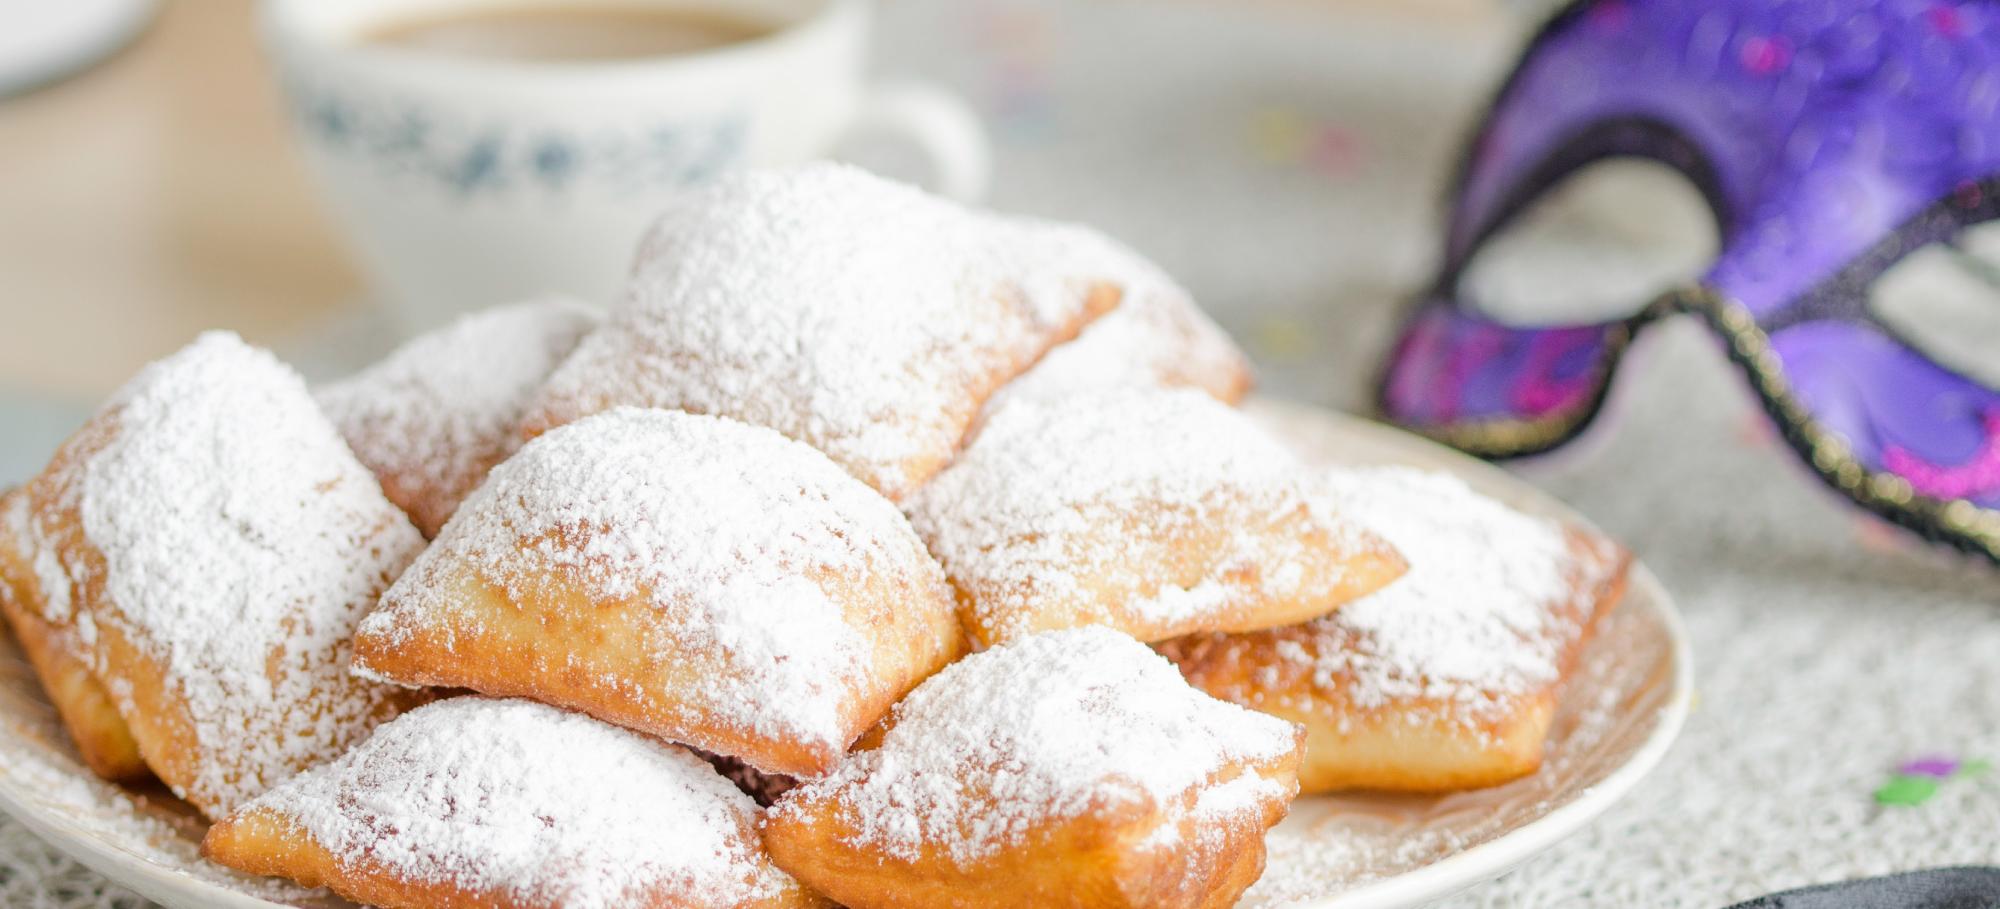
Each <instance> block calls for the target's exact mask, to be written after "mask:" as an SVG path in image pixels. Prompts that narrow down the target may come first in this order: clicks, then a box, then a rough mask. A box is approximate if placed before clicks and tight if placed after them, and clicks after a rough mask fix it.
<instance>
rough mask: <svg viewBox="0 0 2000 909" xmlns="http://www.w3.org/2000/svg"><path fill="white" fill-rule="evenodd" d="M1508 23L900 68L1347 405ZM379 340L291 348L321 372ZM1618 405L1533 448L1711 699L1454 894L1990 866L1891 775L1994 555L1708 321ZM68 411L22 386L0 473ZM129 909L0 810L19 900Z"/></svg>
mask: <svg viewBox="0 0 2000 909" xmlns="http://www.w3.org/2000/svg"><path fill="white" fill-rule="evenodd" d="M1510 44H1511V39H1510V38H1508V37H1507V36H1505V35H1500V34H1491V33H1477V32H1471V31H1468V30H1466V29H1464V28H1463V27H1462V26H1458V25H1451V26H1438V27H1437V28H1436V29H1433V28H1432V27H1430V26H1422V25H1413V24H1409V23H1403V24H1394V23H1379V22H1378V23H1373V24H1369V23H1365V22H1363V23H1353V22H1348V21H1346V20H1340V19H1335V18H1332V17H1330V16H1326V15H1317V16H1316V15H1314V14H1311V13H1306V12H1297V11H1295V12H1290V13H1271V12H1245V11H1241V10H1238V11H1235V12H1232V11H1230V10H1229V9H1228V8H1227V7H1226V6H1224V5H1217V6H1213V7H1177V6H1163V5H1155V4H1141V3H1134V2H1089V3H1079V4H1074V5H1072V4H1050V5H1042V4H1035V3H1015V2H1008V3H999V2H991V0H957V2H946V0H921V2H919V0H902V2H898V3H894V4H891V5H890V9H889V10H888V14H887V21H886V23H885V34H884V46H885V47H886V48H889V51H888V53H887V56H888V63H887V65H886V66H885V69H888V70H891V71H896V72H921V73H925V74H932V75H936V76H939V77H940V78H943V79H945V80H946V81H947V82H949V83H951V84H953V85H955V86H957V87H959V88H960V89H962V90H964V91H965V92H966V93H967V94H969V95H971V96H972V97H974V98H975V99H977V100H979V101H980V102H981V103H982V105H983V106H984V107H985V108H986V109H987V111H988V113H989V116H990V117H991V118H992V119H993V120H994V123H995V127H996V133H997V135H998V136H999V139H1000V145H999V158H998V160H999V167H1000V170H999V179H998V183H997V186H996V190H995V200H996V202H997V204H999V205H1000V206H1002V207H1004V208H1008V209H1013V210H1019V211H1028V212H1035V213H1038V214H1046V215H1052V216H1058V217H1066V218H1075V219H1079V220H1084V221H1089V222H1092V223H1095V224H1099V225H1101V226H1103V227H1105V228H1106V229H1108V230H1110V231H1111V232H1113V233H1115V234H1117V235H1119V236H1121V237H1124V238H1126V239H1128V240H1129V241H1130V242H1131V243H1133V244H1134V245H1135V246H1137V247H1139V248H1140V249H1142V250H1143V251H1145V252H1147V253H1149V254H1152V255H1153V256H1155V257H1156V258H1158V259H1159V260H1160V261H1162V262H1163V263H1165V264H1166V265H1167V266H1168V267H1169V268H1170V269H1172V270H1173V271H1174V272H1175V273H1176V274H1178V275H1179V276H1181V277H1182V279H1183V280H1184V281H1185V282H1186V283H1187V284H1189V285H1190V286H1191V287H1192V288H1193V289H1194V290H1195V291H1196V293H1197V294H1198V295H1199V296H1200V297H1201V298H1202V299H1203V300H1204V301H1205V302H1206V304H1207V305H1208V306H1209V307H1210V309H1211V310H1213V311H1214V312H1215V313H1216V315H1217V317H1218V318H1219V319H1220V320H1221V321H1222V322H1224V323H1225V325H1227V326H1228V327H1229V328H1230V329H1232V330H1233V331H1234V332H1235V333H1236V334H1237V336H1238V337H1239V338H1241V339H1243V340H1244V342H1245V343H1246V345H1247V346H1249V347H1250V348H1251V349H1252V351H1253V352H1254V353H1256V354H1257V355H1258V357H1259V359H1260V360H1261V361H1262V367H1263V370H1262V371H1263V377H1264V387H1265V390H1266V391H1267V392H1271V393H1275V394H1279V395H1284V396H1288V397H1294V398H1300V399H1305V400H1314V401H1320V402H1324V403H1327V404H1329V405H1331V406H1335V407H1340V408H1344V409H1361V408H1362V406H1363V404H1364V402H1365V391H1364V389H1365V379H1366V377H1367V375H1368V374H1369V372H1370V370H1371V369H1372V368H1373V365H1374V362H1375V357H1376V354H1377V352H1378V351H1379V350H1380V348H1381V346H1382V344H1383V343H1384V342H1385V340H1386V338H1387V336H1388V333H1389V331H1390V328H1391V325H1392V322H1393V318H1394V312H1393V303H1394V301H1395V299H1396V298H1397V297H1398V295H1399V294H1400V293H1402V292H1403V291H1404V290H1405V289H1407V288H1410V287H1413V286H1415V285H1416V284H1417V283H1418V282H1420V281H1421V280H1422V278H1423V277H1424V269H1425V267H1426V265H1427V261H1428V258H1429V252H1430V250H1431V248H1432V241H1431V230H1432V229H1433V225H1434V224H1435V223H1436V219H1437V215H1438V210H1437V200H1438V197H1439V183H1440V175H1441V174H1442V173H1443V172H1444V169H1445V168H1446V166H1447V165H1448V163H1449V161H1450V157H1451V150H1452V149H1453V148H1454V146H1455V143H1456V141H1457V138H1458V136H1459V134H1460V133H1461V131H1462V130H1463V127H1464V123H1465V122H1466V118H1467V117H1468V116H1469V114H1470V113H1471V110H1472V108H1473V106H1474V105H1476V104H1477V103H1478V101H1479V100H1480V99H1482V98H1483V97H1484V94H1485V92H1486V91H1487V89H1486V87H1485V86H1486V84H1487V82H1488V81H1489V80H1490V79H1491V78H1493V77H1494V75H1495V74H1497V73H1498V71H1499V69H1500V68H1501V67H1502V66H1504V64H1505V63H1506V58H1507V56H1508V47H1509V46H1510ZM1273 117H1283V118H1290V119H1293V120H1297V119H1299V118H1304V120H1305V121H1306V122H1308V123H1310V124H1311V125H1312V128H1313V129H1316V130H1320V131H1321V133H1322V134H1324V136H1325V137H1326V138H1327V141H1329V142H1331V143H1334V144H1335V145H1337V146H1338V147H1336V148H1334V149H1333V152H1334V154H1332V155H1329V156H1328V157H1327V158H1326V159H1325V160H1322V161H1321V162H1320V163H1318V164H1307V163H1303V162H1301V161H1297V160H1285V159H1283V157H1282V156H1279V155H1273V154H1271V153H1269V150H1268V149H1266V150H1264V151H1260V150H1259V139H1258V136H1259V133H1258V132H1257V131H1258V130H1259V129H1260V128H1262V127H1263V126H1268V125H1269V121H1270V120H1271V119H1272V118H1273ZM1260 124H1261V126H1260ZM883 163H884V164H885V166H894V165H895V164H897V163H898V162H896V161H895V160H894V159H893V157H891V158H887V159H885V160H884V161H883ZM348 335H352V332H348V333H346V334H345V335H343V336H348ZM368 346H370V344H369V343H368V342H366V341H343V342H340V343H338V344H335V345H333V346H332V348H331V349H329V348H328V345H327V344H326V342H324V341H323V340H322V341H317V342H316V341H313V340H311V339H301V341H300V342H299V344H298V345H297V346H296V352H297V353H299V354H300V355H301V356H302V357H304V358H306V359H310V360H314V361H317V362H318V363H320V364H330V363H337V362H340V361H342V360H348V359H352V358H353V357H354V356H355V355H356V354H357V353H358V352H359V351H360V350H361V349H362V348H365V347H368ZM1988 349H1992V350H2000V337H1995V338H1993V339H1992V344H1991V345H1990V346H1989V348H1988ZM1616 398H1617V401H1616V404H1617V406H1616V407H1614V410H1613V412H1612V413H1611V414H1610V415H1609V416H1608V417H1607V418H1606V420H1605V423H1604V425H1603V426H1602V427H1600V429H1601V431H1599V432H1598V433H1597V434H1596V435H1595V436H1593V437H1592V438H1590V439H1588V440H1586V441H1585V442H1584V443H1583V444H1581V445H1580V446H1577V447H1576V449H1575V450H1573V451H1568V452H1565V453H1564V454H1563V455H1562V456H1561V457H1562V460H1561V462H1560V463H1554V464H1540V465H1530V466H1527V467H1524V468H1520V469H1521V471H1522V472H1523V474H1524V475H1525V476H1527V477H1528V478H1529V479H1530V480H1531V481H1533V482H1536V483H1538V484H1541V485H1543V486H1544V487H1546V488H1548V489H1550V490H1552V491H1554V492H1555V493H1557V494H1558V495H1560V496H1562V497H1563V498H1565V499H1567V500H1568V501H1569V502H1571V503H1572V504H1574V505H1575V506H1576V507H1577V508H1579V509H1581V510H1582V511H1583V512H1584V513H1586V514H1588V515H1590V516H1591V517H1592V518H1594V519H1596V520H1597V521H1598V522H1599V523H1601V524H1602V525H1603V526H1604V527H1606V528H1607V529H1609V530H1610V531H1611V532H1612V533H1614V534H1616V535H1617V536H1619V537H1620V538H1622V539H1623V540H1625V541H1626V542H1627V543H1629V544H1630V545H1631V546H1632V548H1633V549H1634V550H1636V551H1637V552H1638V554H1639V555H1640V557H1642V558H1643V559H1645V561H1646V562H1647V563H1649V564H1650V565H1651V566H1652V567H1653V568H1654V570H1655V571H1657V572H1658V573H1659V575H1660V576H1661V577H1662V579H1664V581H1665V582H1666V584H1667V586H1668V588H1669V589H1670V590H1672V591H1673V592H1674V594H1675V595H1676V596H1677V598H1678V599H1679V602H1680V604H1681V608H1682V610H1683V612H1684V613H1685V614H1686V617H1687V620H1688V625H1689V628H1690V631H1691V632H1692V635H1693V639H1694V646H1695V648H1696V652H1695V657H1696V664H1697V674H1698V681H1697V685H1698V691H1697V703H1696V706H1695V710H1694V713H1693V716H1692V718H1691V720H1690V722H1689V723H1688V726H1687V731H1686V733H1685V734H1684V735H1683V737H1682V739H1681V741H1680V743H1679V744H1678V745H1677V746H1676V747H1675V749H1674V750H1673V752H1672V754H1671V755H1669V757H1668V758H1667V759H1666V762H1665V763H1664V765H1662V767H1661V768H1660V770H1659V771H1658V772H1657V773H1656V774H1655V775H1654V776H1653V777H1652V778H1650V779H1649V780H1648V781H1647V782H1645V783H1644V784H1643V785H1642V786H1641V787H1640V788H1639V790H1638V791H1637V792H1636V793H1634V794H1633V795H1632V796H1631V797H1630V798H1628V799H1627V800H1625V801H1624V802H1622V803H1621V804H1620V805H1618V806H1617V807H1616V808H1614V809H1613V810H1612V811H1611V812H1610V813H1609V814H1607V815H1606V816H1605V817H1604V818H1603V819H1602V820H1600V821H1599V822H1597V823H1596V824H1595V825H1593V826H1592V827H1590V828H1589V829H1588V830H1586V831H1585V832H1584V833H1582V834H1580V835H1578V836H1576V837H1574V838H1573V839H1571V840H1569V841H1567V842H1565V843H1563V844H1561V845H1559V846H1557V847H1556V848H1555V849H1554V850H1552V851H1551V852H1550V853H1549V854H1547V855H1545V856H1543V857H1541V858H1539V859H1537V860H1535V861H1534V862H1532V863H1531V864H1529V865H1527V866H1525V867H1523V868H1522V869H1521V870H1519V871H1516V872H1515V873H1513V874H1511V875H1509V876H1507V877H1505V878H1503V879H1501V880H1498V881H1495V882H1492V883H1489V884H1486V885H1483V886H1481V887H1478V888H1476V889H1474V890H1472V891H1469V892H1467V893H1465V894H1462V895H1460V896H1458V897H1455V898H1453V899H1450V900H1447V901H1445V902H1444V904H1443V905H1449V906H1454V907H1458V906H1557V905H1560V906H1575V905H1593V906H1636V907H1647V906H1658V907H1701V909H1715V907H1721V906H1723V905H1726V904H1728V903H1731V902H1734V901H1738V900H1742V899H1747V898H1749V897H1752V896H1756V895H1759V894H1762V893H1766V892H1769V891H1772V890H1777V889H1782V888H1788V887H1793V886H1798V885H1803V884H1808V883H1815V882H1823V881H1833V880H1839V879H1844V878H1849V877H1854V876H1860V875H1868V874H1876V873H1882V872H1888V871H1894V870H1900V869H1911V868H1919V867H1928V866H1936V865H1945V864H1954V863H1973V862H1985V863H2000V774H1989V775H1988V776H1987V777H1986V778H1983V779H1977V780H1971V781H1959V782H1953V783H1949V784H1947V785H1945V786H1944V787H1943V788H1942V790H1941V791H1940V793H1939V794H1938V796H1937V797H1936V798H1935V799H1933V800H1931V801H1930V802H1928V803H1926V804H1923V805H1921V806H1917V807H1908V808H1889V809H1877V808H1876V807H1875V806H1874V803H1873V800H1872V798H1871V793H1872V792H1873V790H1874V789H1875V788H1876V787H1877V786H1879V785H1880V784H1882V783H1883V782H1884V781H1885V780H1886V779H1887V777H1888V775H1889V773H1890V772H1891V771H1892V770H1893V769H1894V767H1895V765H1896V764H1898V763H1899V762H1901V761H1902V760H1904V759H1907V758H1910V757H1913V756H1917V755H1923V754H1932V753H1943V754H1950V755H1956V756H1960V757H1963V758H1986V759H1989V760H1991V759H2000V571H1996V570H1994V569H1991V568H1989V567H1986V566H1983V565H1979V564H1974V563H1972V562H1969V561H1967V560H1965V559H1962V558H1958V557H1954V556H1950V555H1945V554H1940V553H1935V552H1929V551H1925V550H1922V549H1920V548H1918V547H1915V546H1913V545H1911V544H1909V543H1907V542H1906V541H1903V540H1902V539H1900V538H1899V537H1898V536H1896V535H1895V533H1894V532H1892V531H1887V530H1882V529H1880V528H1875V527H1872V526H1870V525H1869V524H1867V523H1864V522H1863V520H1862V519H1860V518H1858V517H1857V516H1855V515H1854V514H1853V513H1852V512H1851V511H1849V510H1848V509H1846V508H1845V507H1844V506H1842V505H1841V504H1840V503H1839V502H1838V501H1836V500H1835V499H1834V498H1833V497H1832V496H1831V495H1830V494H1829V493H1827V492H1825V491H1824V490H1822V489H1821V488H1820V487H1819V486H1818V485H1817V483H1816V481H1814V480H1813V479H1811V478H1810V477H1809V476H1807V475H1806V473H1805V472H1804V471H1803V470H1802V469H1800V468H1798V467H1797V466H1795V465H1794V464H1793V463H1792V461H1791V459H1790V455H1789V454H1788V453H1787V451H1786V450H1785V449H1784V448H1783V447H1782V446H1781V445H1779V444H1777V443H1776V442H1775V441H1773V440H1772V438H1771V436H1770V434H1769V433H1768V432H1767V431H1765V430H1764V429H1763V427H1762V424H1761V422H1760V420H1759V418H1758V417H1757V415H1756V412H1755V410H1754V409H1753V407H1752V405H1751V404H1750V401H1749V398H1748V395H1747V393H1746V392H1745V391H1744V390H1743V389H1742V388H1741V387H1740V385H1739V382H1738V380H1737V378H1736V377H1735V375H1734V374H1733V373H1731V372H1730V371H1729V368H1728V366H1727V365H1726V363H1725V362H1724V360H1723V358H1722V356H1721V355H1720V353H1719V352H1718V350H1717V349H1716V347H1715V345H1713V344H1712V343H1711V342H1710V341H1709V340H1708V339H1707V338H1706V337H1705V336H1704V335H1702V334H1701V333H1700V332H1699V331H1697V330H1695V326H1693V325H1672V326H1668V327H1667V328H1665V329H1664V330H1662V331H1660V332H1659V333H1658V335H1657V336H1655V337H1652V338H1650V339H1649V341H1648V343H1647V344H1645V345H1643V349H1642V352H1641V355H1640V356H1638V357H1637V358H1636V359H1635V360H1634V361H1633V362H1631V363H1630V364H1629V365H1628V368H1627V369H1626V371H1625V375H1623V376H1622V377H1621V379H1620V384H1619V388H1618V391H1617V393H1616ZM76 419H78V411H77V410H76V409H75V408H73V407H63V406H60V405H51V404H48V403H46V402H40V401H29V400H23V399H20V398H19V397H18V396H16V397H15V398H13V399H9V398H8V396H7V395H5V394H0V426H4V427H5V432H4V433H0V480H11V479H14V478H17V477H19V476H21V475H23V474H25V473H26V472H28V471H29V470H32V469H33V467H34V465H35V464H36V462H37V461H38V460H39V459H41V458H43V457H45V456H46V454H47V452H48V450H49V448H50V447H51V446H52V445H53V444H54V442H55V441H56V440H57V439H58V438H59V437H60V436H61V435H62V434H63V433H64V432H66V431H67V429H68V428H69V425H70V424H71V423H72V422H74V421H75V420H76ZM141 904H142V901H140V900H138V899H136V898H133V897H130V896H129V895H125V894H123V892H122V891H119V890H117V889H116V888H113V887H109V886H107V885H106V884H105V883H104V882H103V881H102V880H101V879H99V878H97V877H96V876H95V875H93V874H91V873H90V872H88V871H86V870H83V869H82V868H80V867H79V866H77V865H75V864H73V863H71V862H69V861H67V860H64V859H62V858H60V857H58V856H56V855H54V854H53V853H51V852H50V851H49V850H48V849H47V848H46V847H44V846H42V845H41V844H40V843H39V842H38V841H36V840H35V839H34V838H33V837H32V836H31V835H30V834H28V833H26V832H25V831H23V830H22V829H21V828H19V827H18V826H16V825H13V824H11V823H8V822H5V821H0V905H6V906H10V907H61V909H71V907H85V906H112V905H117V906H126V905H141Z"/></svg>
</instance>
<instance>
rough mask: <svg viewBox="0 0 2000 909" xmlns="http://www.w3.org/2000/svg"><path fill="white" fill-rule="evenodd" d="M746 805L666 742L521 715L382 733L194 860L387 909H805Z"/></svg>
mask: <svg viewBox="0 0 2000 909" xmlns="http://www.w3.org/2000/svg"><path fill="white" fill-rule="evenodd" d="M757 816H758V810H757V806H756V805H755V804H753V803H752V802H751V800H750V798H749V797H748V796H746V795H744V794H743V793H741V792H738V791H736V789H735V787H733V786H732V785H731V784H730V783H729V781H728V780H725V779H723V778H722V777H721V776H720V775H719V774H717V773H716V772H715V770H714V769H713V768H711V767H710V766H709V765H708V764H706V763H704V762H703V761H702V760H700V759H699V758H697V757H695V756H694V755H692V754H689V753H688V752H687V751H685V750H683V749H681V748H679V747H676V746H674V745H669V744H667V743H665V742H661V741H658V740H656V739H652V738H649V737H647V736H644V735H640V734H638V733H635V732H631V731H628V730H625V729H620V728H618V727H616V726H611V725H608V724H605V723H602V722H599V721H597V720H594V719H591V718H589V717H586V716H583V715H581V714H574V713H568V712H565V711H562V710H558V709H556V708H553V707H548V706H544V705H542V704H538V703H534V702H532V701H523V700H490V699H487V698H481V697H459V698H451V699H448V700H443V701H438V702H436V703H432V704H429V705H427V706H423V707H419V708H417V709H415V710H412V711H410V712H409V713H406V714H404V715H403V716H401V717H398V718H397V719H395V720H393V721H391V722H389V723H387V724H384V725H383V726H382V727H381V728H380V729H377V730H376V731H375V734H374V735H372V736H370V737H369V738H368V740H367V741H365V742H363V743H362V744H360V745H357V746H356V747H355V748H354V749H353V750H351V751H349V752H347V753H346V754H344V755H342V756H341V757H339V758H338V759H335V760H334V761H332V762H330V763H327V764H323V765H320V766H319V767H315V768H313V769H311V770H308V771H306V772H305V773H302V774H299V775H298V776H295V777H293V778H291V779H289V780H287V781H285V782H284V783H281V784H279V785H278V786H276V787H274V788H273V789H271V790H270V791H268V792H266V793H264V794H263V795H261V796H258V797H257V798H255V799H253V800H251V801H250V802H249V803H247V804H245V805H244V806H242V807H241V808H239V809H237V810H236V811H235V812H234V813H232V814H231V815H230V816H229V817H227V818H224V819H223V820H222V821H221V822H220V823H218V824H216V825H215V826H214V827H212V828H210V830H209V832H208V835H207V837H206V838H205V839H204V840H203V842H202V851H203V854H205V855H207V856H208V857H209V858H211V859H213V860H215V861H217V862H219V863H221V864H223V865H227V866H229V867H231V868H236V869H238V870H241V871H246V872H250V873H252V874H261V875H275V876H282V877H287V878H290V879H292V880H294V881H297V882H299V883H301V884H304V885H306V886H308V887H319V886H325V887H329V888H331V889H332V890H334V891H335V892H336V893H339V894H341V895H343V896H346V897H348V898H349V899H353V900H356V901H358V902H363V903H367V904H369V905H376V906H382V907H384V909H437V907H489V906H505V907H508V909H544V907H546V909H557V907H565V909H711V907H712V909H808V907H825V906H827V905H828V904H827V902H826V901H825V900H824V899H821V898H819V897H817V896H815V895H813V894H812V893H810V892H808V891H806V890H805V889H804V888H803V887H801V886H800V885H799V883H798V882H797V881H795V880H793V879H792V878H791V877H790V876H788V875H786V874H785V873H784V872H783V871H780V870H778V869H777V867H776V866H775V865H773V864H772V863H771V859H770V856H769V855H767V854H766V853H765V852H764V848H763V845H762V843H761V842H760V841H759V839H758V835H757V826H756V825H757Z"/></svg>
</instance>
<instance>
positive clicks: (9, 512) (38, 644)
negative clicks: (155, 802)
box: [0, 489, 152, 783]
mask: <svg viewBox="0 0 2000 909" xmlns="http://www.w3.org/2000/svg"><path fill="white" fill-rule="evenodd" d="M44 575H45V576H46V578H47V584H46V585H45V584H44V583H43V576H44ZM45 586H46V587H47V589H49V590H51V591H53V592H54V595H53V596H46V595H44V594H43V592H42V591H43V589H44V587H45ZM69 609H70V600H69V579H68V578H67V577H64V576H63V574H62V569H61V567H60V566H58V565H56V564H55V554H54V553H52V552H49V551H48V550H47V549H46V548H45V547H42V546H40V545H39V544H37V542H36V541H35V534H34V528H33V526H32V523H31V515H30V514H29V511H28V494H27V490H25V489H10V490H7V491H6V492H4V493H0V617H5V618H6V620H7V624H8V625H9V626H11V627H12V628H13V629H14V639H15V640H17V641H19V642H20V644H21V651H22V652H23V653H24V654H26V655H27V657H28V665H30V666H32V667H34V670H35V676H36V677H37V678H39V679H41V682H42V690H43V691H45V692H47V693H48V696H49V702H50V703H52V704H54V705H55V708H56V715H57V716H59V717H61V718H62V723H63V727H64V728H65V729H67V730H68V731H69V737H70V739H71V740H72V741H74V742H75V743H76V750H77V754H78V755H79V756H81V757H82V758H83V763H84V765H85V766H87V767H89V768H90V770H91V772H92V773H95V774H97V775H98V776H100V777H103V778H104V779H107V780H110V781H112V782H114V783H116V782H134V781H137V780H142V779H145V778H146V777H149V776H151V775H152V772H151V771H149V770H147V769H146V762H145V760H144V759H143V758H141V757H139V746H138V743H136V742H134V741H132V730H131V729H130V728H129V727H127V726H126V725H125V719H124V718H123V717H120V716H119V715H118V709H117V708H116V707H114V706H113V705H112V703H111V695H110V694H108V693H106V692H105V690H104V686H103V685H102V684H100V683H99V682H98V681H97V676H95V675H92V674H91V672H90V664H89V662H88V656H87V654H88V649H87V648H86V647H85V646H84V644H83V642H82V641H81V640H79V639H78V637H77V632H76V628H75V627H74V625H73V623H72V616H71V615H70V611H69Z"/></svg>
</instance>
